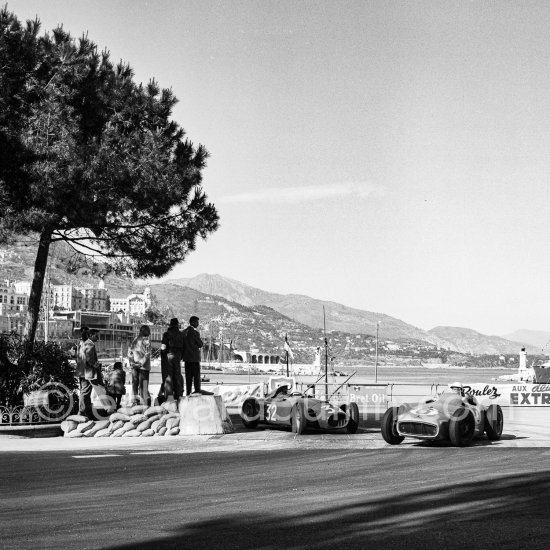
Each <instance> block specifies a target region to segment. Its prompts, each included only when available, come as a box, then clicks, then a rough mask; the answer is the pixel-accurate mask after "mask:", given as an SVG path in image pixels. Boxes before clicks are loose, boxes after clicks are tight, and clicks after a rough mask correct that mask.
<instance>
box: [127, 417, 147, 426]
mask: <svg viewBox="0 0 550 550" xmlns="http://www.w3.org/2000/svg"><path fill="white" fill-rule="evenodd" d="M144 420H147V417H146V416H145V415H144V414H134V415H132V416H131V417H130V420H129V421H130V422H131V423H132V424H133V425H134V426H137V425H138V424H141V423H142V422H143V421H144Z"/></svg>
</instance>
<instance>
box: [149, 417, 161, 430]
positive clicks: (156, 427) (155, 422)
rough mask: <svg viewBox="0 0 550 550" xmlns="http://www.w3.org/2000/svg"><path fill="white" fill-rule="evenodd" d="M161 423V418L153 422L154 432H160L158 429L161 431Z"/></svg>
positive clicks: (152, 428)
mask: <svg viewBox="0 0 550 550" xmlns="http://www.w3.org/2000/svg"><path fill="white" fill-rule="evenodd" d="M159 424H160V419H159V420H155V421H154V422H153V423H152V424H151V430H153V431H154V432H158V431H159Z"/></svg>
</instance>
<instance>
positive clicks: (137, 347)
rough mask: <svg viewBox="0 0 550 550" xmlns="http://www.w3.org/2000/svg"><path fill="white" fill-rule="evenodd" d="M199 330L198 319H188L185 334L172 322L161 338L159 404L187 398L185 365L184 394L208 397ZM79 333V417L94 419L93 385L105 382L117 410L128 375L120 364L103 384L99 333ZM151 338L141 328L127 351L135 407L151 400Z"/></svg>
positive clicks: (83, 330)
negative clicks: (202, 389)
mask: <svg viewBox="0 0 550 550" xmlns="http://www.w3.org/2000/svg"><path fill="white" fill-rule="evenodd" d="M198 326H199V318H198V317H197V316H195V315H193V316H192V317H191V318H190V319H189V326H187V327H186V328H185V329H184V330H180V323H179V321H178V319H177V318H173V319H171V320H170V324H169V326H168V328H167V330H166V332H165V333H164V334H163V336H162V344H161V350H160V357H161V375H162V383H161V386H160V391H159V395H158V402H159V404H160V403H162V402H163V401H165V400H169V399H174V400H175V401H176V402H177V401H178V400H179V398H180V397H182V396H183V395H184V382H183V376H182V372H181V362H182V361H183V362H184V364H185V394H186V395H190V394H191V392H192V391H191V390H192V389H193V388H194V391H195V393H207V392H203V391H201V376H200V359H201V348H202V346H203V343H202V339H201V336H200V333H199V331H198ZM80 330H81V334H80V342H79V345H78V349H77V356H76V365H77V375H78V377H79V380H80V397H79V413H80V414H81V415H83V416H86V417H88V418H90V419H91V418H92V417H93V411H92V399H91V396H92V391H93V385H94V384H97V383H98V382H99V383H101V384H103V383H104V382H105V383H106V385H107V391H108V393H109V394H110V395H111V396H112V397H113V398H114V400H115V402H116V405H117V408H118V407H119V406H120V403H121V399H122V395H123V394H124V393H126V389H125V381H126V375H125V373H124V369H123V366H122V363H120V362H117V363H115V365H114V366H113V370H112V372H111V373H110V376H109V380H106V381H103V380H101V368H100V364H99V362H98V359H97V352H96V349H95V342H96V341H97V338H98V333H97V330H94V329H89V328H88V327H82V328H81V329H80ZM150 334H151V330H150V328H149V327H148V326H147V325H142V326H141V328H140V330H139V334H138V336H137V337H136V338H134V340H133V341H132V343H131V344H130V347H129V348H128V359H129V363H130V368H131V372H132V402H133V403H139V402H140V403H142V404H148V405H150V404H151V403H150V401H151V400H150V397H149V374H150V372H151V342H150V339H149V337H150Z"/></svg>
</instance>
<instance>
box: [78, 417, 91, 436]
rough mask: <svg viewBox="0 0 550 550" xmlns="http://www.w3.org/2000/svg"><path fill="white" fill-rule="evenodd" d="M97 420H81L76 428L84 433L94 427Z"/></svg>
mask: <svg viewBox="0 0 550 550" xmlns="http://www.w3.org/2000/svg"><path fill="white" fill-rule="evenodd" d="M94 424H95V422H94V421H93V420H88V422H80V424H78V426H77V427H76V430H77V431H78V432H80V433H84V432H86V431H88V430H91V429H92V428H93V427H94Z"/></svg>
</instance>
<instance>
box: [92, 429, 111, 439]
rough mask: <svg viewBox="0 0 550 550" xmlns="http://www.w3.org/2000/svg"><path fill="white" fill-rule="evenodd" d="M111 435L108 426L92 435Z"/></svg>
mask: <svg viewBox="0 0 550 550" xmlns="http://www.w3.org/2000/svg"><path fill="white" fill-rule="evenodd" d="M110 435H111V430H110V429H109V428H104V429H103V430H99V431H97V432H95V433H94V435H93V437H109V436H110Z"/></svg>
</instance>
